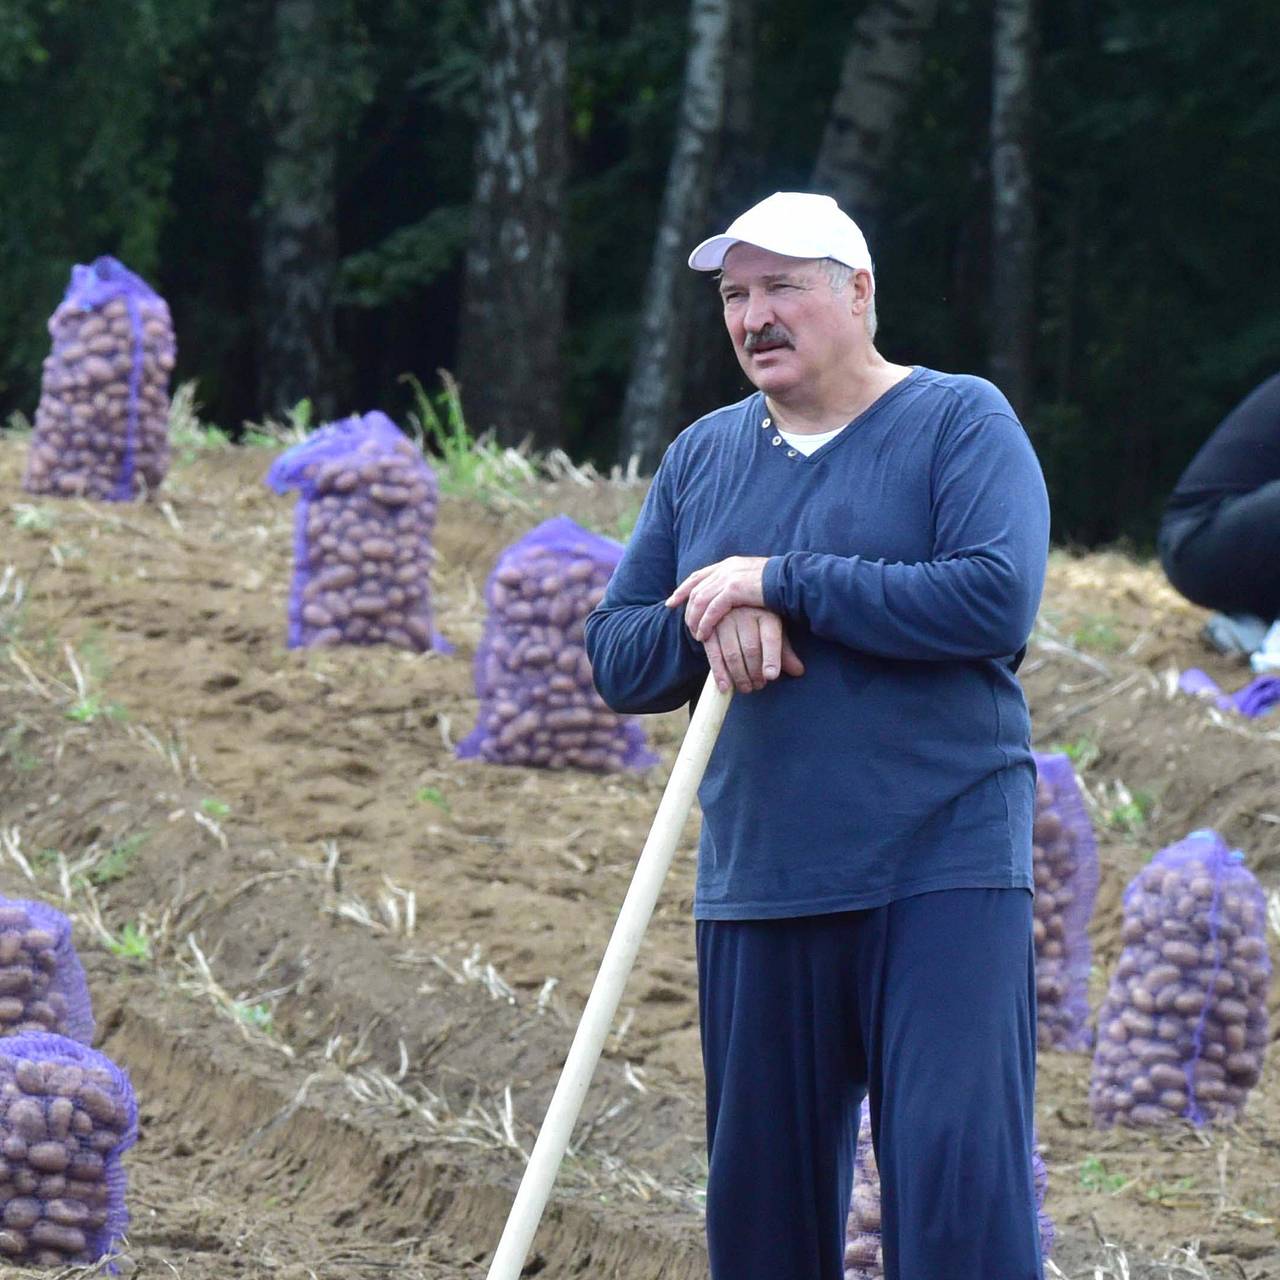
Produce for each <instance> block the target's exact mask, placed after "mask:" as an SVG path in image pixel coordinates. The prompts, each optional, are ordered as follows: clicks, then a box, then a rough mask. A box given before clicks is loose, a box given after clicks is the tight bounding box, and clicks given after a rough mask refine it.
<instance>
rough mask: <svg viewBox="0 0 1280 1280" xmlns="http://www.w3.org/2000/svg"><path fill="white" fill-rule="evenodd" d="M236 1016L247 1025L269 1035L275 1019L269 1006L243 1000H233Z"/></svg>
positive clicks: (273, 1027) (273, 1028)
mask: <svg viewBox="0 0 1280 1280" xmlns="http://www.w3.org/2000/svg"><path fill="white" fill-rule="evenodd" d="M234 1007H235V1013H236V1017H237V1018H239V1019H240V1021H241V1022H243V1023H244V1024H245V1025H246V1026H248V1027H253V1028H254V1029H255V1030H257V1031H262V1032H265V1033H266V1034H267V1035H271V1034H272V1032H273V1031H274V1030H275V1019H274V1018H273V1017H272V1014H271V1006H270V1005H266V1004H246V1003H245V1002H244V1001H243V1000H237V1001H236V1002H235V1006H234Z"/></svg>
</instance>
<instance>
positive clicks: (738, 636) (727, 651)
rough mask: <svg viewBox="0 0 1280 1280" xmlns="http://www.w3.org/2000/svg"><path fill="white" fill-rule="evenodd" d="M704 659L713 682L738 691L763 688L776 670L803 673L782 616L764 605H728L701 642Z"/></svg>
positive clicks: (772, 677)
mask: <svg viewBox="0 0 1280 1280" xmlns="http://www.w3.org/2000/svg"><path fill="white" fill-rule="evenodd" d="M704 647H705V648H706V651H707V661H708V662H709V663H710V664H711V672H712V674H713V675H714V676H715V678H716V685H717V687H718V688H719V689H720V690H721V691H722V692H724V691H727V690H728V688H729V686H730V685H732V686H733V687H734V688H735V689H737V691H738V692H739V693H752V692H753V691H755V690H757V689H763V688H764V687H765V685H766V684H768V683H769V681H770V680H776V679H777V678H778V676H779V675H780V674H782V675H788V676H802V675H804V663H803V662H801V661H800V659H799V658H798V657H797V656H796V652H795V650H794V649H793V648H792V647H791V642H790V641H789V640H788V639H787V636H786V632H784V631H783V629H782V619H781V618H780V617H778V615H777V614H776V613H770V612H769V610H768V609H758V608H753V607H752V606H750V605H741V606H739V607H738V608H736V609H730V610H729V612H728V613H727V614H725V615H724V617H723V618H722V619H721V620H720V622H719V623H718V624H717V626H716V627H715V628H714V630H712V631H711V633H710V634H709V635H708V636H707V639H706V641H705V642H704Z"/></svg>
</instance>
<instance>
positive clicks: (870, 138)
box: [812, 0, 938, 252]
mask: <svg viewBox="0 0 1280 1280" xmlns="http://www.w3.org/2000/svg"><path fill="white" fill-rule="evenodd" d="M937 12H938V0H871V3H870V4H869V5H868V6H867V7H866V8H865V9H864V10H863V11H862V13H861V15H860V16H859V17H858V20H857V22H856V23H855V24H854V28H853V37H852V39H851V40H850V41H849V48H848V51H847V52H846V54H845V58H844V67H843V69H842V70H841V73H840V85H839V88H837V89H836V93H835V97H834V98H833V99H832V102H831V114H830V116H829V117H828V119H827V127H826V130H825V132H824V133H823V136H822V145H821V147H820V148H819V149H818V158H817V160H816V161H815V163H814V166H813V179H812V187H813V190H815V191H822V192H825V193H826V194H827V195H831V196H834V197H835V199H836V203H837V204H839V205H840V207H841V208H842V209H843V210H844V211H845V212H846V213H847V214H849V216H850V217H852V218H853V219H854V220H855V221H856V222H857V223H858V224H859V225H860V226H861V227H862V229H863V231H864V232H865V233H866V234H867V238H868V240H869V241H870V243H871V246H872V250H873V252H874V248H875V229H876V220H877V218H878V216H879V213H880V206H881V203H882V201H883V198H884V175H885V170H886V169H887V168H888V164H889V161H890V159H891V158H892V155H893V144H894V139H895V134H896V130H897V124H898V120H899V118H900V117H901V115H902V110H903V108H904V107H905V106H906V104H907V99H908V98H909V97H910V95H911V92H912V90H913V89H914V88H915V86H916V83H917V81H918V80H919V77H920V67H921V62H922V59H923V49H924V36H925V34H926V33H927V32H928V30H929V28H930V27H931V26H932V25H933V20H934V18H935V17H936V16H937Z"/></svg>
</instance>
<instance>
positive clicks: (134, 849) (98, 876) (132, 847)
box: [85, 831, 150, 887]
mask: <svg viewBox="0 0 1280 1280" xmlns="http://www.w3.org/2000/svg"><path fill="white" fill-rule="evenodd" d="M148 839H150V833H149V832H146V831H139V832H136V833H135V834H134V835H131V836H126V837H125V838H124V839H123V840H117V841H116V842H115V843H114V844H113V845H112V846H111V848H110V849H109V850H108V851H107V853H106V854H105V856H103V857H102V858H99V859H98V861H97V862H95V863H94V864H93V866H92V867H90V868H89V872H88V874H87V875H86V877H85V878H86V879H87V880H88V881H89V883H90V884H92V885H97V886H99V887H101V886H102V885H108V884H114V883H115V882H116V881H117V880H123V879H124V878H125V876H127V875H128V874H129V871H130V870H131V868H132V866H133V863H134V860H135V859H136V858H137V856H138V851H139V850H140V849H141V848H142V846H143V845H144V844H146V842H147V841H148Z"/></svg>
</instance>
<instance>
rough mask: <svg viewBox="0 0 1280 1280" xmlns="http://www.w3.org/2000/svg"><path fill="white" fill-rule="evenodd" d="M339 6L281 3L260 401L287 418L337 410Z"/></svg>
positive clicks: (266, 97)
mask: <svg viewBox="0 0 1280 1280" xmlns="http://www.w3.org/2000/svg"><path fill="white" fill-rule="evenodd" d="M331 10H332V5H331V3H329V0H276V4H275V20H274V45H273V48H272V52H271V57H270V60H269V63H268V67H267V71H266V75H265V79H264V90H263V94H262V106H263V115H264V121H265V125H266V130H267V133H268V136H269V141H268V144H267V158H266V162H265V167H264V172H263V192H262V214H261V233H262V241H261V257H260V270H261V305H262V314H261V317H260V328H261V337H262V342H261V351H262V357H261V360H262V362H261V366H260V370H259V394H260V403H261V405H262V407H263V409H264V410H265V411H266V412H268V413H282V412H283V411H284V410H286V409H289V408H291V407H292V406H293V405H295V404H297V402H298V401H299V400H302V399H304V398H309V399H310V400H311V401H312V403H313V404H314V406H315V408H316V411H317V413H318V414H320V415H321V416H324V417H328V416H329V415H330V414H331V413H332V412H333V410H334V403H333V392H334V378H333V374H334V355H335V340H334V322H333V286H334V278H335V276H336V273H337V263H338V240H337V230H336V227H335V203H336V201H335V192H334V174H335V169H336V164H337V150H338V129H339V125H340V123H341V122H340V109H339V107H338V100H339V97H340V95H339V94H338V93H337V92H336V91H335V86H334V83H333V81H334V62H335V58H334V47H335V40H336V39H337V25H338V24H337V22H336V20H335V15H334V14H333V12H332V11H331Z"/></svg>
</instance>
